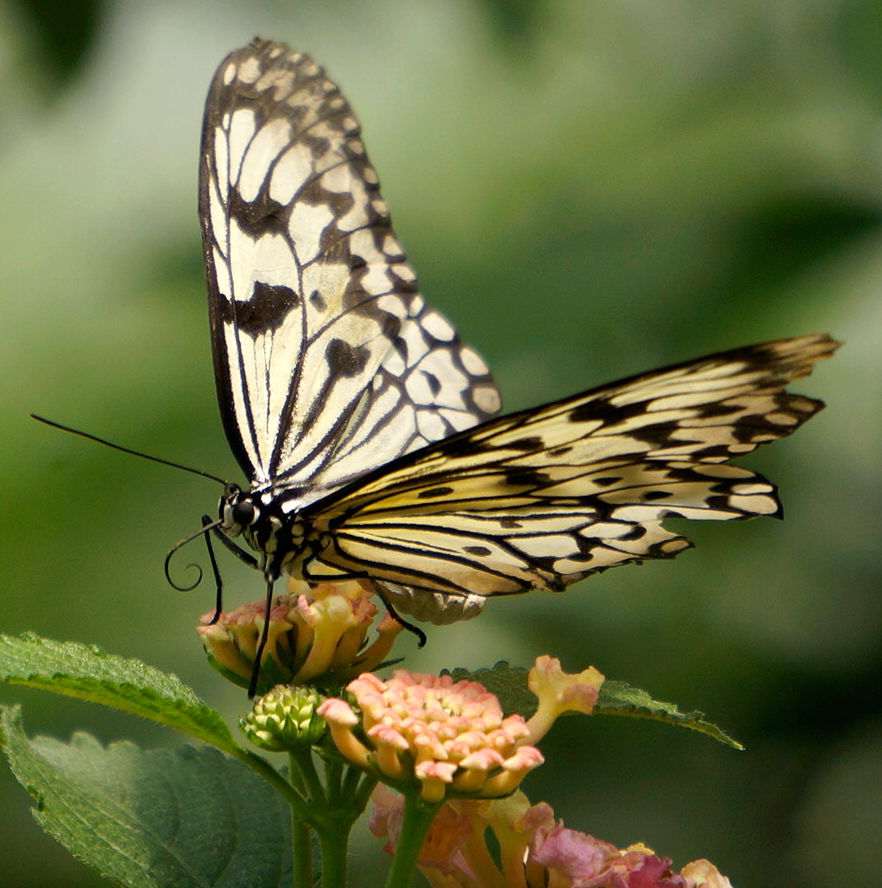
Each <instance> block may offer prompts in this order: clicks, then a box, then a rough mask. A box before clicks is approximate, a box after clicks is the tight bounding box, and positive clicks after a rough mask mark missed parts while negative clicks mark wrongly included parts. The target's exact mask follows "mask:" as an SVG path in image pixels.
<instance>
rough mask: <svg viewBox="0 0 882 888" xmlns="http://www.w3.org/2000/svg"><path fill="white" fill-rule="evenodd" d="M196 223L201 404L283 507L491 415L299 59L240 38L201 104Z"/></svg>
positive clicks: (332, 93)
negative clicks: (204, 322)
mask: <svg viewBox="0 0 882 888" xmlns="http://www.w3.org/2000/svg"><path fill="white" fill-rule="evenodd" d="M200 216H201V219H202V229H203V241H204V250H205V264H206V271H207V277H208V290H209V308H210V318H211V338H212V350H213V355H214V366H215V376H216V380H217V386H218V399H219V402H220V407H221V414H222V417H223V421H224V427H225V430H226V433H227V437H228V439H229V441H230V445H231V447H232V449H233V452H234V454H235V455H236V458H237V460H238V461H239V463H240V465H241V466H242V468H243V470H244V471H245V472H246V473H248V475H249V478H250V479H251V482H252V488H253V489H267V490H272V491H274V492H275V494H276V495H281V492H282V491H283V490H284V489H285V488H297V489H298V505H300V504H302V503H303V502H306V501H309V500H312V499H316V498H318V497H320V496H323V495H325V494H327V493H328V492H329V491H331V490H333V489H335V488H337V487H339V486H340V485H342V484H344V483H346V482H349V481H351V480H352V479H354V478H357V477H358V476H360V475H362V474H364V473H365V472H368V471H369V470H371V469H373V468H375V467H377V466H380V465H383V464H384V463H386V462H388V461H390V460H392V459H394V458H395V457H397V456H399V455H400V454H403V453H407V452H410V451H412V450H414V449H417V448H419V447H422V446H424V445H426V444H428V443H430V442H432V441H436V440H439V439H440V438H443V437H447V436H449V435H451V434H454V433H456V432H459V431H461V430H462V429H465V428H468V427H470V426H472V425H474V424H475V423H476V422H479V421H481V420H483V419H486V418H488V417H490V416H492V415H493V414H494V413H496V412H497V410H498V408H499V396H498V393H497V390H496V388H495V386H494V384H493V382H492V379H491V378H490V375H489V372H488V370H487V367H486V365H485V364H484V363H483V361H482V360H481V359H480V357H478V355H477V354H476V353H475V352H474V351H473V350H471V349H470V348H468V347H467V346H464V345H463V344H462V343H461V342H460V340H459V338H458V337H457V335H456V332H455V331H454V330H453V328H452V327H451V325H450V324H449V322H448V321H447V320H446V319H445V318H444V317H443V316H442V315H440V314H439V313H438V312H436V311H434V310H433V309H431V308H428V307H427V306H426V305H425V303H424V302H423V300H422V297H421V296H420V294H419V292H418V290H417V286H416V282H415V276H414V274H413V272H412V270H411V268H410V266H409V265H408V264H407V262H406V258H405V255H404V252H403V251H402V249H401V246H400V244H399V243H398V241H397V239H396V237H395V234H394V232H393V231H392V228H391V224H390V220H389V213H388V210H387V209H386V206H385V204H384V203H383V201H382V198H381V196H380V192H379V187H378V179H377V175H376V173H375V172H374V169H373V167H372V166H371V165H370V163H369V161H368V159H367V156H366V154H365V151H364V146H363V144H362V142H361V139H360V131H359V125H358V122H357V120H356V119H355V117H354V115H353V113H352V110H351V109H350V107H349V105H348V103H347V102H346V100H345V99H344V98H343V97H342V96H341V95H340V92H339V90H338V89H337V87H336V86H335V85H334V84H333V83H332V82H331V81H330V80H329V79H328V78H327V77H326V76H325V73H324V71H323V70H322V68H320V67H319V66H318V65H316V64H315V62H313V61H312V59H310V58H309V57H308V56H306V55H303V54H301V53H296V52H292V51H291V50H290V49H288V48H287V47H285V46H283V45H282V44H277V43H269V42H266V41H254V42H253V43H252V44H251V45H249V46H247V47H245V48H243V49H241V50H238V51H236V52H234V53H232V54H231V55H230V56H228V57H227V59H225V60H224V62H223V63H222V64H221V66H220V68H219V69H218V72H217V74H216V75H215V78H214V81H213V83H212V85H211V88H210V91H209V95H208V100H207V103H206V111H205V120H204V124H203V135H202V160H201V166H200Z"/></svg>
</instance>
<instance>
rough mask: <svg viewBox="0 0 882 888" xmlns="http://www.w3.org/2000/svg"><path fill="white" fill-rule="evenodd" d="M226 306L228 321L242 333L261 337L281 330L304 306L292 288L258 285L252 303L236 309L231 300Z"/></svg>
mask: <svg viewBox="0 0 882 888" xmlns="http://www.w3.org/2000/svg"><path fill="white" fill-rule="evenodd" d="M222 304H223V306H224V307H225V309H226V311H225V312H224V314H225V315H227V317H225V318H224V319H225V320H234V321H235V324H236V326H237V327H238V329H239V330H240V331H241V332H242V333H246V334H247V335H248V336H252V337H257V336H260V335H261V334H263V333H266V332H268V331H270V330H277V329H278V328H279V327H280V326H281V325H282V323H283V322H284V320H285V318H286V317H287V316H288V314H289V313H290V312H291V311H292V310H293V309H295V308H297V306H298V305H299V304H300V297H299V296H298V295H297V294H296V293H295V292H294V291H293V290H292V289H291V288H290V287H285V286H282V285H273V284H266V283H264V282H263V281H256V282H255V284H254V290H253V291H252V293H251V298H250V299H247V300H245V301H244V302H236V303H235V304H234V305H232V304H231V303H230V302H229V300H222ZM233 313H235V317H233Z"/></svg>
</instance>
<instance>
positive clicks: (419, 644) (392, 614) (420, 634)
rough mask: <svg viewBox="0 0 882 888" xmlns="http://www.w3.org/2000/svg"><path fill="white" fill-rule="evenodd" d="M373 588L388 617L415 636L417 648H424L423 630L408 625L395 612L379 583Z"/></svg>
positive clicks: (424, 634) (424, 636)
mask: <svg viewBox="0 0 882 888" xmlns="http://www.w3.org/2000/svg"><path fill="white" fill-rule="evenodd" d="M373 587H374V591H375V592H376V593H377V595H379V596H380V599H381V600H382V602H383V604H385V605H386V610H387V611H388V612H389V616H390V617H392V619H393V620H395V622H396V623H398V625H399V626H401V627H402V628H404V629H407V631H408V632H412V633H413V634H414V635H416V637H417V647H418V648H422V647H425V646H426V633H425V632H423V630H422V629H420V627H419V626H414V625H413V623H409V622H408V621H407V620H405V619H404V617H402V616H401V614H399V613H398V611H397V610H395V608H394V607H393V606H392V602H391V601H389V599H388V598H387V597H386V595H385V593H384V592H383V587H382V586H381V585H380V584H379V583H374V584H373Z"/></svg>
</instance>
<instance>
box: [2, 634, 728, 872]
mask: <svg viewBox="0 0 882 888" xmlns="http://www.w3.org/2000/svg"><path fill="white" fill-rule="evenodd" d="M528 674H529V672H528V670H527V669H524V668H522V667H517V666H511V665H509V664H508V663H504V662H500V663H497V664H496V665H495V666H493V667H492V668H488V669H479V670H476V671H475V672H468V671H467V670H464V669H454V670H453V671H452V672H451V675H452V677H453V678H454V680H456V681H460V680H464V679H467V680H471V681H478V682H480V683H481V684H483V685H484V687H486V688H487V689H488V690H489V691H491V692H492V693H493V694H495V695H496V696H497V697H498V698H499V700H500V702H501V704H502V706H503V709H504V711H505V712H507V713H514V712H518V713H520V714H521V715H524V716H529V715H531V714H532V712H533V711H534V710H535V698H534V697H533V695H532V694H531V693H530V691H529V689H528V687H527V676H528ZM0 677H2V678H3V679H4V680H5V681H6V682H8V683H10V684H16V685H23V686H27V687H33V688H41V689H43V690H48V691H53V692H55V693H58V694H63V695H65V696H70V697H75V698H78V699H81V700H87V701H90V702H93V703H100V704H102V705H104V706H108V707H111V708H113V709H117V710H119V711H121V712H127V713H130V714H133V715H140V716H142V717H143V718H147V719H150V720H151V721H154V722H157V723H159V724H162V725H165V726H167V727H171V728H174V729H176V730H178V731H181V732H182V733H184V734H187V735H189V736H191V737H196V738H198V739H200V740H203V741H205V742H207V743H210V744H212V745H214V746H216V747H218V749H219V750H222V751H224V752H227V753H229V755H227V756H224V755H222V754H221V753H220V752H218V751H217V750H213V749H210V748H204V747H203V748H198V749H196V748H193V747H190V746H184V747H182V748H180V749H178V750H177V751H169V750H142V749H140V748H139V747H138V746H136V745H135V744H134V743H130V742H118V743H112V744H110V745H108V746H103V745H102V744H101V743H99V742H98V741H97V740H96V739H95V738H94V737H93V736H91V735H89V734H86V733H82V732H77V733H76V734H75V735H74V736H73V738H72V739H71V741H70V742H69V743H64V742H61V741H59V740H55V739H52V738H48V737H36V738H33V739H31V738H29V737H28V736H27V735H26V734H25V731H24V728H23V727H22V722H21V714H20V709H19V707H5V708H4V709H2V717H0V741H2V745H3V749H4V752H5V754H6V756H7V758H8V760H9V763H10V766H11V768H12V771H13V773H14V775H15V777H16V778H17V779H18V781H19V782H20V783H21V784H22V785H23V786H24V787H25V788H26V789H27V790H28V792H29V793H30V794H31V796H32V797H33V798H34V800H35V807H34V817H35V818H36V820H37V822H38V823H39V824H40V825H41V826H42V827H43V829H45V830H46V832H47V833H49V835H51V836H52V837H53V838H55V839H57V840H58V841H59V842H60V843H61V844H62V845H64V846H65V847H66V848H67V849H68V850H69V851H70V852H71V853H72V854H73V855H74V856H75V857H77V858H78V859H79V860H81V861H83V862H84V863H86V864H88V865H89V866H91V867H93V868H94V869H95V870H96V871H97V872H99V873H101V874H102V875H103V876H106V877H107V878H109V879H111V880H113V881H115V882H117V883H119V884H121V885H124V886H132V888H178V886H180V888H190V886H193V888H197V886H208V885H211V886H225V888H235V886H244V885H247V886H249V888H263V886H268V888H269V886H277V885H279V886H281V885H284V884H290V883H291V878H292V873H291V866H290V861H291V859H292V858H291V829H290V811H289V809H288V808H287V806H286V805H285V801H286V800H287V801H288V802H289V803H290V804H291V805H293V807H294V811H295V815H296V816H298V817H299V818H300V819H301V821H302V822H305V823H309V824H311V825H312V826H313V827H314V828H316V829H317V830H319V831H321V830H322V829H325V830H326V835H325V837H324V841H325V842H327V841H328V835H329V834H331V833H333V832H334V831H336V832H337V834H338V837H343V838H345V835H346V834H348V830H349V827H350V825H351V821H352V820H354V819H355V817H357V816H358V815H359V814H360V813H361V811H362V809H363V807H364V805H365V803H366V801H367V798H368V795H369V793H370V790H371V788H372V786H373V779H370V780H368V779H366V780H363V781H361V785H360V786H359V785H358V783H359V780H358V777H357V774H355V773H354V774H353V776H351V777H348V778H347V777H345V776H344V775H343V772H342V771H341V768H340V765H339V764H338V763H336V760H335V759H331V760H329V766H328V775H333V779H332V783H333V786H332V787H331V791H330V792H328V793H325V792H324V790H323V789H322V787H321V784H320V783H319V782H318V778H317V775H316V774H315V772H314V771H313V764H312V760H311V758H310V756H309V753H308V752H307V751H305V750H304V751H303V752H301V753H299V754H298V755H296V756H294V757H292V759H291V761H292V763H295V764H296V767H297V769H298V770H299V773H300V774H301V775H306V777H307V780H306V783H305V784H304V786H305V787H306V788H307V794H306V795H304V791H303V787H301V788H300V789H299V790H298V789H296V788H295V789H292V788H291V786H290V785H289V784H288V783H287V782H286V780H285V779H284V778H283V777H282V775H281V774H280V772H278V771H277V770H276V769H275V768H273V767H271V766H270V765H269V764H268V763H267V762H265V761H264V760H263V759H262V758H260V757H259V756H257V755H254V754H253V753H250V752H248V751H247V750H245V749H243V748H242V747H240V746H239V745H238V744H237V743H236V742H235V741H234V740H233V738H232V735H231V734H230V731H229V729H228V728H227V726H226V725H225V724H224V722H223V721H222V720H221V718H220V716H219V715H218V713H217V712H215V711H214V710H213V709H211V708H210V707H209V706H207V705H206V704H205V703H203V702H202V701H200V700H199V698H198V697H197V696H196V695H195V694H194V693H193V691H192V690H191V689H190V688H188V687H187V686H186V685H185V684H183V683H182V682H181V681H180V679H178V678H177V677H176V676H174V675H170V674H167V673H163V672H160V671H159V670H157V669H154V668H153V667H150V666H147V665H146V664H145V663H142V662H140V661H139V660H134V659H126V658H123V657H117V656H114V655H112V654H107V653H105V652H104V651H102V650H100V649H99V648H96V647H89V646H86V645H82V644H77V643H72V642H57V641H52V640H49V639H43V638H40V637H38V636H36V635H33V634H31V633H28V634H26V635H24V636H22V637H21V638H12V637H10V636H0ZM596 712H598V713H604V714H614V715H627V716H632V717H637V718H651V719H656V720H661V721H665V722H668V723H669V724H672V725H677V726H680V727H686V728H690V729H692V730H697V731H701V732H702V733H705V734H707V735H708V736H711V737H714V738H715V739H717V740H720V741H721V742H724V743H729V745H732V746H736V747H738V744H737V743H736V742H735V741H733V740H731V738H729V737H728V736H727V735H726V734H724V733H723V732H722V731H721V730H720V729H719V728H717V727H716V726H715V725H713V724H711V723H710V722H707V721H705V720H704V719H703V718H702V716H701V713H681V712H680V711H679V710H678V709H677V708H676V707H675V706H673V705H672V704H670V703H663V702H661V701H658V700H653V699H652V698H651V697H650V696H649V694H647V693H646V692H644V691H639V690H637V689H634V688H630V687H628V686H627V685H626V684H624V683H623V682H606V683H605V684H604V685H603V690H602V692H601V699H600V702H599V703H598V705H597V708H596ZM230 755H231V756H234V758H231V757H230ZM260 777H262V778H263V780H260V779H259V778H260ZM329 785H330V784H329ZM344 785H346V786H348V787H349V788H348V790H345V791H344V790H343V786H344ZM283 795H284V796H285V798H283V797H282V796H283ZM307 795H308V797H309V798H310V799H311V801H309V802H308V801H307ZM334 799H336V801H333V800H334ZM347 818H348V820H347ZM425 825H426V828H427V826H428V822H427V824H425ZM319 835H320V838H321V832H319ZM300 840H301V846H300V847H301V848H302V847H303V845H302V837H301V839H300ZM307 863H308V861H307Z"/></svg>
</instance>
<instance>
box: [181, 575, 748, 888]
mask: <svg viewBox="0 0 882 888" xmlns="http://www.w3.org/2000/svg"><path fill="white" fill-rule="evenodd" d="M369 599H370V592H369V591H368V589H367V588H365V587H364V586H362V585H361V584H360V583H358V582H354V581H353V582H346V583H338V584H322V585H319V586H317V587H314V588H309V587H307V586H306V584H304V583H302V582H299V581H292V582H291V585H290V587H289V592H288V593H287V594H285V595H280V596H277V597H276V598H274V599H273V603H272V608H271V611H270V614H269V626H268V634H267V643H266V647H265V651H264V655H263V662H262V664H261V673H260V674H261V681H260V685H261V686H266V685H267V684H271V685H275V686H274V687H273V688H272V689H271V690H270V691H269V692H268V693H265V694H263V696H261V697H260V698H258V699H257V700H256V701H255V703H254V707H253V709H252V711H251V712H250V713H249V715H248V716H247V717H246V718H245V719H243V720H242V723H241V724H242V728H243V730H244V731H245V733H246V735H247V736H248V737H249V739H251V740H252V741H253V742H254V743H255V744H256V745H258V746H260V747H262V748H263V749H266V750H272V751H288V752H289V754H290V755H291V756H292V758H291V761H292V762H295V761H296V763H297V767H296V768H295V771H294V772H292V775H291V778H290V779H291V781H292V786H293V788H294V790H295V797H296V798H298V799H300V800H301V801H300V802H298V803H296V804H295V805H294V807H295V809H296V808H297V804H304V805H307V804H309V805H319V806H321V804H325V805H331V804H332V799H336V801H335V802H333V804H334V805H336V806H337V808H339V807H340V806H341V805H343V806H344V807H345V806H347V805H348V808H349V811H348V814H347V815H345V817H344V819H346V817H348V818H349V819H350V820H349V821H348V822H349V824H350V825H351V822H354V819H355V818H356V817H357V816H358V815H359V814H360V813H361V812H362V811H363V809H364V806H365V805H366V804H367V801H368V798H369V795H370V793H371V790H372V789H374V787H375V786H376V788H375V789H374V796H373V802H374V809H373V815H372V818H371V822H370V828H371V831H372V832H373V833H374V834H375V835H377V836H380V837H383V838H385V839H386V846H385V848H386V850H387V851H388V852H389V853H392V854H395V855H396V861H395V863H394V864H393V868H392V872H391V873H390V879H392V880H393V881H394V884H395V885H399V884H401V885H404V884H409V880H410V878H411V876H412V873H413V868H414V867H418V868H419V870H420V871H421V872H422V874H423V875H424V876H425V878H426V880H427V881H428V883H429V885H430V886H431V888H732V886H731V884H730V882H729V880H728V879H727V878H726V877H725V876H723V875H721V874H720V872H719V871H718V870H717V869H716V867H715V866H713V864H711V863H709V862H708V861H706V860H696V861H693V862H692V863H689V864H687V865H686V866H684V867H683V868H682V869H681V870H680V871H679V872H677V871H675V870H674V869H673V867H672V863H671V860H670V859H669V858H666V857H662V856H660V855H658V854H656V853H655V852H654V851H653V850H652V849H650V848H648V847H646V846H645V845H642V844H634V845H630V846H628V847H627V848H617V847H615V846H614V845H611V844H609V843H607V842H604V841H601V840H600V839H596V838H594V837H593V836H590V835H588V834H586V833H581V832H578V831H576V830H572V829H569V828H567V827H565V826H564V824H563V822H561V821H559V820H556V819H555V817H554V813H553V811H552V809H551V807H550V806H548V805H547V804H545V803H540V804H537V805H531V804H530V802H529V801H528V800H527V798H526V796H524V795H523V793H521V792H520V791H519V788H518V787H519V786H520V783H521V781H522V780H523V778H524V777H525V776H526V775H527V774H528V773H529V772H530V771H532V770H533V769H534V768H536V767H537V766H538V765H540V764H542V762H543V760H544V759H543V756H542V753H541V752H540V751H539V749H538V748H537V746H536V744H537V743H538V742H539V741H540V740H541V739H542V737H544V735H545V734H546V733H547V732H548V730H549V729H550V728H551V726H552V725H553V723H554V722H555V720H556V719H557V718H558V716H560V715H561V714H562V713H564V712H570V711H575V712H582V713H590V712H592V710H593V709H594V707H595V705H596V703H597V701H598V698H599V692H600V688H601V685H602V684H603V682H604V677H603V675H601V673H600V672H598V671H597V670H596V669H593V668H589V669H586V670H584V671H583V672H580V673H578V674H568V673H565V672H564V671H563V669H562V668H561V665H560V662H559V661H558V660H556V659H554V658H552V657H548V656H542V657H539V658H537V660H536V663H535V665H534V667H533V669H532V670H530V673H529V675H528V679H527V685H528V687H529V689H530V690H531V691H532V693H533V694H534V695H535V697H536V699H537V705H536V709H535V712H534V714H533V715H532V716H531V717H530V718H525V717H524V716H522V715H519V714H512V715H505V714H504V712H503V709H502V706H501V704H500V702H499V700H498V699H497V697H496V696H494V695H493V694H491V693H490V692H488V691H487V689H486V688H485V687H484V686H483V685H481V684H479V683H478V682H476V681H471V680H462V681H454V679H453V678H452V677H451V676H450V675H441V676H432V675H422V674H418V673H414V672H409V671H407V670H397V671H395V672H394V673H393V675H392V677H391V678H387V679H382V678H380V677H378V676H377V675H375V674H373V672H372V671H371V670H373V669H376V668H377V667H378V666H379V665H380V664H381V663H382V662H383V661H384V660H385V659H386V658H387V656H388V654H389V651H390V649H391V647H392V643H393V641H394V639H395V638H396V636H397V635H398V634H399V633H400V631H401V629H402V626H401V624H400V623H398V622H397V621H396V620H394V619H393V618H392V617H391V616H389V615H388V614H387V615H386V616H385V617H384V618H383V619H382V620H381V622H380V623H379V625H378V627H377V637H376V638H375V640H374V641H373V642H372V643H369V642H368V632H369V629H370V626H371V624H372V622H373V620H374V618H375V616H376V615H377V613H378V609H377V607H376V606H375V605H374V604H373V602H372V601H370V600H369ZM212 617H213V615H211V614H208V615H206V616H205V617H204V618H203V625H201V626H200V627H199V628H198V631H199V633H200V635H201V636H202V640H203V643H204V645H205V649H206V651H207V653H208V656H209V660H210V661H211V663H212V665H213V666H214V667H215V668H217V669H218V670H219V671H221V672H222V673H223V674H224V675H226V676H227V677H228V678H230V679H231V680H233V681H235V682H236V683H237V684H241V685H247V684H248V683H249V680H250V678H251V674H252V669H253V664H254V661H255V659H256V656H257V649H258V646H259V642H260V637H261V633H262V631H263V628H264V604H263V603H262V602H255V603H253V604H249V605H244V606H243V607H239V608H236V609H235V610H233V611H230V612H229V613H224V614H221V615H220V616H219V617H218V619H217V620H216V621H215V622H213V623H212V622H211V621H210V620H211V618H212ZM344 683H345V687H344V688H343V692H342V693H341V694H340V695H339V696H334V697H330V698H328V697H326V696H324V695H323V693H322V691H324V694H327V693H328V689H329V688H333V687H337V688H339V687H341V686H342V685H344ZM332 746H333V747H334V750H333V752H332V751H331V747H332ZM316 749H317V750H319V751H320V753H321V756H320V757H319V759H318V760H324V761H325V763H326V764H327V767H328V771H327V774H328V777H329V779H331V782H332V783H333V784H334V785H335V786H336V788H331V789H329V790H328V791H327V792H324V790H322V788H321V785H320V783H318V782H317V780H318V777H317V774H316V772H315V771H314V769H313V756H312V752H311V750H316ZM338 756H342V757H343V758H344V759H345V760H346V761H347V762H348V763H349V765H350V766H353V767H352V768H351V769H350V771H349V773H348V775H344V771H343V770H341V769H340V759H339V757H338ZM297 775H299V778H298V776H297ZM301 778H302V780H303V781H305V783H304V785H302V786H301V785H299V783H298V779H301ZM341 780H342V782H340V781H341ZM377 781H379V785H376V782H377ZM344 785H345V787H348V789H344ZM321 799H323V800H324V801H323V802H321V801H320V800H321ZM337 808H335V813H334V817H336V818H339V817H340V816H341V814H342V811H341V810H337ZM312 813H313V812H312V811H311V810H310V809H308V808H304V809H303V810H302V811H301V816H302V817H303V818H304V822H305V823H308V824H309V825H310V826H311V827H312V828H314V829H316V830H320V829H323V828H324V826H326V825H327V823H331V822H332V820H333V818H332V820H327V818H325V817H324V815H321V814H320V813H319V812H316V815H317V816H315V817H313V816H311V815H312ZM296 820H297V818H296V817H295V825H296ZM408 824H409V825H410V826H408ZM348 828H349V826H346V830H345V831H348ZM345 831H344V832H345ZM303 835H304V834H302V833H301V839H303ZM488 840H489V842H490V846H489V847H488ZM324 841H325V842H326V843H327V841H328V835H325V836H324ZM306 847H307V845H306V844H304V843H303V842H301V845H300V848H301V852H303V849H304V848H306ZM327 847H329V846H327ZM491 848H492V850H491ZM401 852H405V853H403V854H402V853H401ZM303 853H306V852H303ZM341 853H344V854H345V851H342V849H341ZM323 856H324V855H323ZM307 858H308V853H307ZM401 860H406V861H407V863H406V864H403V865H402V867H403V868H402V867H398V864H399V862H400V861H401ZM396 867H397V868H398V869H399V870H400V871H399V872H397V874H396ZM341 884H342V883H341ZM390 884H392V882H390Z"/></svg>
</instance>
